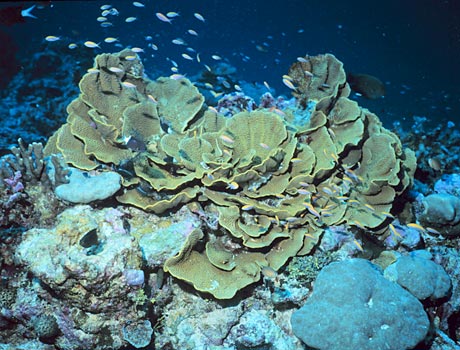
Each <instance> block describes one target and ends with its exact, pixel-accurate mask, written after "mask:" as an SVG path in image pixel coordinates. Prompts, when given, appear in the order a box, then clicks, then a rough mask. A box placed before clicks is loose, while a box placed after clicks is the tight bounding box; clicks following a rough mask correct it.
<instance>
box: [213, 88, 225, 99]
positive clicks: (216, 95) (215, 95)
mask: <svg viewBox="0 0 460 350" xmlns="http://www.w3.org/2000/svg"><path fill="white" fill-rule="evenodd" d="M209 92H210V93H211V95H212V96H213V97H214V98H217V97H219V96H221V95H223V94H224V93H223V92H215V91H214V90H211V91H209Z"/></svg>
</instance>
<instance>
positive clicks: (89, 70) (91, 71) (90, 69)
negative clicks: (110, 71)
mask: <svg viewBox="0 0 460 350" xmlns="http://www.w3.org/2000/svg"><path fill="white" fill-rule="evenodd" d="M87 72H88V73H89V74H96V73H99V72H100V70H99V69H97V68H89V69H88V70H87Z"/></svg>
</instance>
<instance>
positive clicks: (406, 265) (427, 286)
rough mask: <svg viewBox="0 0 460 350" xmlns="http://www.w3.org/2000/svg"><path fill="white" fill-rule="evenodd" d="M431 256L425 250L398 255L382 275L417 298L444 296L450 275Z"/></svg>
mask: <svg viewBox="0 0 460 350" xmlns="http://www.w3.org/2000/svg"><path fill="white" fill-rule="evenodd" d="M431 258H432V256H431V254H430V253H429V252H427V251H425V250H419V251H415V252H412V253H411V254H409V255H404V256H400V257H399V258H398V260H396V262H394V263H393V264H391V265H390V266H388V267H387V268H386V269H385V273H384V275H385V277H387V278H388V279H389V280H391V281H394V282H396V283H398V284H399V285H400V286H402V287H404V288H405V289H407V290H408V291H409V292H410V293H411V294H413V295H414V296H415V297H417V299H419V300H425V299H432V300H435V299H441V298H444V297H446V296H447V295H448V294H449V291H450V289H451V281H450V277H449V275H448V274H447V273H446V271H444V269H443V268H442V266H441V265H438V264H436V263H435V262H434V261H432V260H431Z"/></svg>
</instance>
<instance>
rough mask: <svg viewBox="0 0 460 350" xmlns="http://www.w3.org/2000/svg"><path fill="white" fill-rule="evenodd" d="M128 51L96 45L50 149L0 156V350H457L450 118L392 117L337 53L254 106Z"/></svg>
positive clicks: (458, 223)
mask: <svg viewBox="0 0 460 350" xmlns="http://www.w3.org/2000/svg"><path fill="white" fill-rule="evenodd" d="M133 5H134V6H135V7H139V8H142V7H144V4H143V3H140V2H133ZM104 6H106V7H104ZM104 6H103V7H101V10H102V11H104V12H105V11H108V12H107V13H106V16H116V15H117V14H114V13H110V11H113V10H114V8H113V7H112V6H110V5H104ZM32 9H34V7H31V8H30V9H27V11H29V12H26V14H27V13H30V11H31V10H32ZM34 13H35V12H34ZM179 16H180V14H179V13H177V12H168V13H167V14H163V13H160V12H158V13H156V17H157V19H158V20H159V21H160V22H165V23H163V24H162V25H164V26H168V25H170V24H172V21H173V20H174V19H175V18H176V17H179ZM194 17H195V18H194V20H197V21H199V22H203V23H204V22H205V21H206V19H205V18H204V17H203V16H202V15H201V14H200V13H195V14H194ZM21 19H22V18H21ZM136 20H137V18H136V17H127V18H126V19H125V21H126V23H131V22H135V21H136ZM101 23H107V22H106V20H101ZM188 33H189V34H190V35H192V36H197V35H198V34H197V32H195V31H194V30H192V29H190V30H189V31H188ZM59 40H60V37H58V36H54V35H50V36H47V37H46V41H47V42H58V41H59ZM174 40H175V42H174V41H173V44H175V45H179V46H180V45H184V44H185V42H184V41H183V39H181V38H177V39H174ZM116 41H118V39H117V38H114V37H107V38H106V39H105V42H106V43H114V42H116ZM74 45H76V44H74ZM84 46H85V47H86V48H91V49H94V48H99V43H97V42H93V41H89V40H88V41H86V42H85V43H84ZM74 48H75V47H71V46H70V45H69V49H74ZM262 49H263V48H262ZM141 50H142V49H139V48H125V49H122V50H121V51H120V52H116V53H101V54H99V55H96V56H95V58H94V62H93V66H92V67H90V66H88V67H86V68H85V69H87V71H86V73H85V74H84V75H83V77H82V78H81V80H80V82H79V84H78V89H79V94H78V95H77V94H76V93H74V92H76V89H77V87H76V84H74V83H73V82H71V81H70V80H69V81H67V83H68V84H69V85H70V84H73V85H74V86H73V89H74V90H72V88H70V87H69V89H70V90H69V92H68V94H69V95H68V96H67V95H66V98H67V99H68V98H69V96H74V99H73V100H72V101H71V102H70V103H69V104H68V105H67V107H66V113H65V117H66V120H65V121H63V122H62V124H61V125H56V127H55V128H54V130H55V132H54V133H53V134H52V135H51V136H50V137H49V138H48V139H47V141H46V143H39V142H33V143H31V144H29V145H27V144H26V142H24V141H23V140H22V139H19V141H18V146H15V147H13V148H11V150H10V152H9V153H8V154H5V155H3V156H2V157H1V158H0V180H1V181H0V188H1V191H0V197H1V202H0V209H1V211H0V227H1V229H2V231H1V236H0V249H1V255H0V263H1V266H2V270H1V277H2V279H1V283H0V348H1V349H38V350H56V349H58V350H89V349H91V350H106V349H111V350H116V349H149V350H153V349H166V350H173V349H181V350H188V349H190V350H192V349H193V350H196V349H198V350H209V349H213V350H237V349H238V350H244V349H248V350H249V349H272V350H274V349H288V350H301V349H305V346H307V347H308V348H309V349H319V350H357V349H360V350H404V349H425V350H429V349H431V350H452V349H454V350H455V349H457V350H458V349H460V345H459V344H458V342H457V340H458V338H459V337H460V328H459V325H458V319H459V317H458V315H459V314H460V285H459V282H458V281H459V280H460V270H459V269H458V266H459V263H460V260H459V259H460V258H459V255H458V246H459V240H458V239H459V238H458V237H459V235H460V190H459V185H460V175H459V174H456V173H455V171H458V163H456V158H455V157H454V156H452V155H450V154H449V152H445V149H446V150H447V148H448V147H451V148H452V153H453V154H455V153H458V152H456V151H458V136H459V135H458V132H457V131H455V129H454V128H453V125H450V126H449V127H448V128H437V129H434V130H433V131H432V132H433V135H437V136H433V137H437V138H438V139H439V138H443V140H442V141H443V143H442V144H441V143H440V142H439V140H434V139H433V140H432V145H433V146H432V147H427V146H426V145H427V143H426V138H427V137H429V136H426V134H427V133H426V132H423V130H424V128H426V127H425V126H424V122H425V120H423V118H420V117H419V118H416V119H415V125H416V127H415V128H414V130H412V131H411V132H406V131H404V130H403V128H402V127H401V126H400V125H395V130H394V131H390V130H388V129H386V128H385V127H384V126H383V125H382V122H381V121H380V120H379V118H378V116H377V115H376V114H374V113H372V112H371V111H369V110H368V109H365V108H362V107H361V106H360V105H359V104H358V103H357V102H356V101H354V100H352V99H351V98H350V93H351V89H350V85H354V86H355V87H356V86H359V88H360V89H362V91H363V92H362V94H363V95H364V94H366V93H368V94H369V96H371V95H372V96H377V97H375V98H378V97H381V95H382V94H384V93H385V89H384V88H385V87H384V86H383V83H382V82H381V81H379V80H378V79H377V80H376V78H374V77H371V76H367V75H361V76H360V75H358V74H355V75H354V76H353V83H352V84H351V83H349V82H347V74H346V72H345V70H344V66H343V64H342V62H341V61H339V60H338V59H337V58H336V57H335V56H334V55H332V54H321V55H315V56H309V55H306V56H303V57H298V59H297V61H296V62H294V63H293V64H292V65H291V66H290V68H289V70H288V72H287V74H285V75H284V76H283V77H282V81H283V83H284V85H285V86H286V87H288V88H289V89H291V93H292V98H286V97H283V96H274V95H275V94H274V93H273V94H272V92H273V91H272V89H271V88H270V86H268V84H267V83H264V85H265V87H266V89H264V91H263V93H259V94H258V97H257V98H255V97H254V95H253V94H251V95H248V94H247V93H246V92H245V90H244V89H242V88H241V87H240V85H238V84H234V83H232V84H230V83H229V81H232V79H233V78H232V76H233V73H234V70H233V67H231V66H229V65H225V64H222V65H220V66H219V67H220V68H219V69H221V70H222V72H220V73H216V71H212V70H211V69H207V70H206V71H205V72H203V73H202V74H201V75H200V76H198V78H197V79H196V80H197V81H196V82H193V83H192V79H190V80H189V79H188V78H187V77H185V76H184V75H182V74H179V73H178V72H174V74H172V75H171V76H169V77H163V76H158V77H156V78H155V79H154V78H151V77H152V76H153V74H149V75H147V74H146V72H145V71H144V65H143V62H142V61H141V58H140V56H139V53H140V52H141ZM182 57H183V59H185V60H193V59H195V58H193V57H192V56H190V55H189V54H188V53H184V54H183V55H182ZM197 57H198V56H197ZM34 59H37V60H39V59H40V57H38V56H37V57H35V58H34ZM213 59H214V60H215V61H220V60H221V59H222V58H221V57H220V56H218V55H214V56H213ZM80 64H82V63H80ZM223 76H225V78H222V77H223ZM69 79H70V78H69ZM349 79H350V78H349ZM363 79H365V80H366V81H367V82H368V83H364V80H363ZM37 81H38V80H37ZM370 82H372V86H373V87H372V93H371V92H369V91H367V92H365V87H366V86H368V85H369V84H370ZM37 84H38V85H37V86H39V87H40V86H41V87H43V86H44V85H47V84H46V83H43V82H41V83H37ZM40 84H41V85H40ZM213 84H214V85H215V86H217V85H218V84H221V86H222V90H221V91H220V92H218V93H217V92H215V91H214V90H212V93H211V94H210V91H209V89H205V87H209V86H214V85H213ZM241 84H242V83H241ZM39 90H40V89H39ZM267 90H269V91H268V92H267ZM40 93H41V92H37V94H40ZM372 98H374V97H372ZM64 100H65V98H63V99H61V100H59V103H57V102H56V105H53V107H50V108H56V109H60V110H62V109H63V101H64ZM213 101H214V102H213ZM6 103H7V104H8V105H10V103H12V100H11V96H10V97H9V99H8V101H7V102H6ZM50 103H52V102H50ZM50 106H51V105H50ZM24 108H26V107H24ZM21 111H22V112H21V113H26V112H27V110H21ZM16 112H17V113H19V112H18V111H16ZM16 112H14V111H12V112H11V113H12V115H13V114H14V113H16ZM6 128H7V129H10V128H12V126H11V125H10V124H7V125H6ZM34 135H35V134H34ZM422 135H423V136H422ZM37 141H38V140H37ZM434 150H439V152H441V153H442V154H441V155H439V154H438V153H439V152H438V153H436V152H435V151H434Z"/></svg>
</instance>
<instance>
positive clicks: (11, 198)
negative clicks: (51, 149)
mask: <svg viewBox="0 0 460 350" xmlns="http://www.w3.org/2000/svg"><path fill="white" fill-rule="evenodd" d="M18 143H19V145H18V146H14V147H12V148H11V154H6V155H4V156H3V157H1V158H0V190H1V194H0V199H1V203H0V228H11V227H24V228H30V227H33V226H35V225H38V224H42V225H43V224H46V223H49V222H51V221H53V220H54V216H55V215H56V213H57V212H59V210H60V208H61V207H62V205H61V204H60V203H59V201H58V200H57V199H56V197H55V195H54V193H53V188H54V186H55V185H59V184H62V183H65V182H66V181H67V180H66V176H67V173H68V172H67V171H66V170H65V169H63V166H62V165H61V164H60V162H59V156H57V155H53V156H51V157H49V159H48V160H45V158H44V155H43V145H42V144H41V143H37V142H33V143H32V144H30V145H27V146H26V144H25V143H24V142H23V141H22V139H19V140H18ZM47 164H49V165H50V166H52V167H53V169H54V171H53V174H52V175H51V174H49V173H48V172H47V171H46V167H47Z"/></svg>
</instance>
